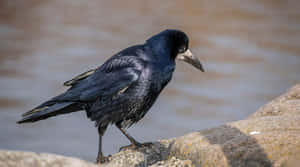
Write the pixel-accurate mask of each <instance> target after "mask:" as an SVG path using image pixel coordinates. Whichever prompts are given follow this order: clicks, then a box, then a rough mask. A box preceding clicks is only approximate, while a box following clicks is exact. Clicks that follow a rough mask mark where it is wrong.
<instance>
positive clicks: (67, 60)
mask: <svg viewBox="0 0 300 167" xmlns="http://www.w3.org/2000/svg"><path fill="white" fill-rule="evenodd" d="M166 28H176V29H181V30H183V31H185V32H186V33H187V34H188V35H189V36H190V40H191V43H190V46H191V49H192V51H194V54H196V55H197V56H198V57H199V58H200V59H201V60H202V62H203V65H204V67H205V69H206V71H207V72H206V73H201V72H199V71H197V70H196V69H194V68H193V67H190V66H189V65H187V64H185V63H181V62H178V63H177V69H176V70H175V74H174V78H173V80H172V81H171V83H170V84H169V85H168V86H167V87H166V88H165V90H164V91H163V93H162V94H161V96H160V97H159V99H158V100H157V102H156V103H155V105H154V106H153V107H152V109H151V110H150V112H148V114H147V115H146V116H145V118H144V119H143V120H141V121H140V122H139V123H138V124H137V125H135V126H134V127H132V128H130V129H129V132H130V133H131V134H132V135H133V136H135V137H136V138H137V139H138V140H139V141H142V142H146V141H154V140H158V139H163V138H170V137H175V136H180V135H183V134H185V133H188V132H191V131H196V130H200V129H204V128H209V127H214V126H217V125H220V124H223V123H226V122H229V121H234V120H239V119H243V118H246V117H247V116H248V115H250V114H251V113H253V112H254V111H255V110H256V109H258V108H259V107H260V106H261V105H263V104H264V103H266V102H268V101H269V100H271V99H272V98H274V97H276V96H278V95H279V94H280V93H283V92H284V91H285V90H286V89H287V88H289V87H290V86H292V85H293V84H296V83H297V82H299V81H300V1H297V0H272V1H271V0H244V1H236V0H225V1H217V0H212V1H205V0H194V1H180V0H166V1H159V0H154V1H139V0H134V1H117V0H112V1H104V0H89V1H86V0H51V1H50V0H45V1H40V0H26V1H22V0H16V1H12V0H1V1H0V148H1V149H13V150H27V151H36V152H50V153H57V154H63V155H68V156H77V157H80V158H83V159H86V160H94V159H95V157H96V153H97V147H98V146H97V142H98V135H97V130H96V128H94V124H93V123H92V122H90V121H89V120H88V119H87V118H86V115H85V113H84V112H78V113H74V114H70V115H63V116H60V117H56V118H54V119H53V118H52V119H48V120H45V121H41V122H38V123H34V124H26V125H17V124H15V122H16V121H17V120H18V119H20V118H21V113H23V112H25V111H27V110H29V109H31V108H33V107H35V106H36V105H38V104H40V103H41V102H43V101H45V100H47V99H49V98H50V97H52V96H55V95H57V94H59V93H60V92H62V91H63V90H65V89H66V88H65V87H63V86H62V83H63V82H64V81H66V80H68V79H70V78H72V77H73V76H75V75H76V74H79V73H81V72H84V71H86V70H88V69H91V68H94V67H97V66H99V65H101V64H102V63H103V62H104V61H105V60H106V59H107V58H109V57H110V56H111V55H113V54H114V53H116V52H118V51H120V50H121V49H123V48H126V47H128V46H130V45H134V44H139V43H143V42H144V40H145V39H147V38H148V37H150V36H151V35H153V34H156V33H158V32H160V31H162V30H164V29H166ZM127 144H129V142H128V141H127V139H126V138H125V137H124V136H123V135H122V134H121V133H120V132H119V131H118V130H117V129H116V128H115V127H110V128H109V129H108V131H107V132H106V134H105V136H104V152H105V153H106V154H111V153H114V152H117V150H118V148H119V147H121V146H124V145H127Z"/></svg>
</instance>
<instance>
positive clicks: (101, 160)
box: [96, 156, 109, 164]
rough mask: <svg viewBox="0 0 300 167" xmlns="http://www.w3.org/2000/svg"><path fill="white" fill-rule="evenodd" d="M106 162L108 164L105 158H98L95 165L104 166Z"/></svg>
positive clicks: (107, 159)
mask: <svg viewBox="0 0 300 167" xmlns="http://www.w3.org/2000/svg"><path fill="white" fill-rule="evenodd" d="M107 162H109V158H108V157H105V156H100V157H98V158H97V160H96V163H97V164H104V163H107Z"/></svg>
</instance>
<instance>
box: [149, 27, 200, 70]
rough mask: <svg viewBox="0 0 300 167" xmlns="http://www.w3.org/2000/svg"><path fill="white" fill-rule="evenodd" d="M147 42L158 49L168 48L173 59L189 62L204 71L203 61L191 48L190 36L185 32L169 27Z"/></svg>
mask: <svg viewBox="0 0 300 167" xmlns="http://www.w3.org/2000/svg"><path fill="white" fill-rule="evenodd" d="M147 43H150V44H152V45H155V47H156V49H157V50H166V49H168V51H169V55H170V56H171V58H172V59H173V60H175V59H177V60H180V61H184V62H187V63H189V64H191V65H192V66H194V67H195V68H197V69H199V70H201V71H202V72H204V69H203V66H202V64H201V62H200V61H199V59H198V58H197V57H196V56H194V55H193V54H192V52H191V50H190V49H189V38H188V36H187V35H186V34H185V33H184V32H182V31H180V30H172V29H167V30H164V31H162V32H160V33H159V34H157V35H155V36H153V37H151V38H150V39H148V40H147ZM165 47H167V48H165Z"/></svg>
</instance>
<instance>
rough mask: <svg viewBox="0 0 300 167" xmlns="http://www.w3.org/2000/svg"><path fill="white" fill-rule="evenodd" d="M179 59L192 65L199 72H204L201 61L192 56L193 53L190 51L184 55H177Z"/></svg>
mask: <svg viewBox="0 0 300 167" xmlns="http://www.w3.org/2000/svg"><path fill="white" fill-rule="evenodd" d="M177 59H178V60H181V61H184V62H187V63H189V64H190V65H192V66H194V67H195V68H197V69H198V70H200V71H202V72H204V68H203V66H202V64H201V62H200V60H199V59H198V58H197V57H196V56H194V55H193V54H192V52H191V51H190V50H189V49H188V50H186V51H185V52H184V53H180V54H178V55H177Z"/></svg>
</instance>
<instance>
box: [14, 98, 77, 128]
mask: <svg viewBox="0 0 300 167" xmlns="http://www.w3.org/2000/svg"><path fill="white" fill-rule="evenodd" d="M78 110H81V108H80V107H79V105H78V104H77V103H76V102H57V101H51V100H49V101H47V102H45V103H43V104H41V105H39V106H37V107H36V108H34V109H32V110H30V111H28V112H26V113H24V114H22V117H23V118H22V119H21V120H20V121H18V122H17V123H19V124H21V123H28V122H36V121H39V120H43V119H46V118H49V117H52V116H56V115H60V114H67V113H70V112H75V111H78Z"/></svg>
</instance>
